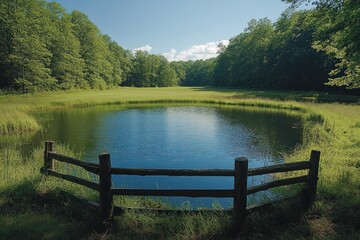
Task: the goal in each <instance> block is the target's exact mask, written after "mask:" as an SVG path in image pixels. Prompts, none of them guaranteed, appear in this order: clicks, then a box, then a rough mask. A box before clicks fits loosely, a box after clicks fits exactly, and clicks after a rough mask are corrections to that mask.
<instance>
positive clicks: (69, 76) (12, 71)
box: [0, 0, 178, 93]
mask: <svg viewBox="0 0 360 240" xmlns="http://www.w3.org/2000/svg"><path fill="white" fill-rule="evenodd" d="M0 79H1V82H0V88H2V89H8V90H15V91H21V92H24V93H25V92H36V91H52V90H57V89H61V90H67V89H71V88H100V89H105V88H108V87H112V86H119V85H121V84H123V85H129V86H149V87H155V86H173V85H178V79H177V75H176V73H175V70H174V69H173V68H171V67H170V63H169V62H168V61H167V60H166V59H165V58H164V57H162V56H156V55H150V54H147V53H145V52H137V53H136V54H135V55H133V54H132V53H131V51H129V50H125V49H123V48H122V47H121V46H119V45H118V44H117V43H116V42H114V41H112V40H111V38H110V37H109V36H107V35H103V34H101V32H100V30H99V29H98V28H97V27H96V26H95V24H93V23H92V22H91V21H90V20H89V19H88V17H87V16H86V15H85V14H83V13H81V12H79V11H73V12H72V13H71V14H68V13H67V12H66V10H65V9H64V8H63V7H61V6H60V4H58V3H56V2H51V3H49V2H46V1H44V0H14V1H9V0H0Z"/></svg>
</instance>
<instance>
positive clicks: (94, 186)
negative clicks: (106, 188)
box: [48, 169, 100, 191]
mask: <svg viewBox="0 0 360 240" xmlns="http://www.w3.org/2000/svg"><path fill="white" fill-rule="evenodd" d="M48 174H49V175H50V176H53V177H57V178H62V179H64V180H66V181H69V182H73V183H77V184H79V185H82V186H84V187H88V188H90V189H93V190H95V191H99V189H100V186H99V184H97V183H94V182H90V181H88V180H85V179H82V178H79V177H75V176H72V175H68V174H63V173H59V172H56V171H53V170H50V169H48Z"/></svg>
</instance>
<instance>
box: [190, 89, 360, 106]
mask: <svg viewBox="0 0 360 240" xmlns="http://www.w3.org/2000/svg"><path fill="white" fill-rule="evenodd" d="M192 89H193V90H197V91H214V92H219V93H234V95H232V96H231V98H233V99H243V98H267V99H275V100H291V101H301V102H318V103H334V102H338V103H360V96H359V95H360V92H353V94H354V95H351V94H352V92H351V93H341V92H333V93H331V92H316V91H290V90H288V91H284V90H262V89H242V88H216V87H194V88H192ZM355 94H356V95H355Z"/></svg>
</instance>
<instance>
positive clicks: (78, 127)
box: [33, 108, 103, 153]
mask: <svg viewBox="0 0 360 240" xmlns="http://www.w3.org/2000/svg"><path fill="white" fill-rule="evenodd" d="M45 115H48V119H47V121H46V122H44V124H43V130H42V131H40V132H39V133H38V134H36V137H35V138H34V139H33V145H40V144H41V146H42V142H44V141H45V140H53V141H55V142H57V143H64V144H66V145H68V146H70V148H71V149H72V150H74V151H77V152H80V153H81V152H84V151H87V150H89V149H93V148H95V146H96V144H97V137H98V136H97V134H96V131H93V129H98V128H100V127H101V124H102V121H103V116H102V112H101V111H100V110H99V109H97V108H92V109H75V110H68V111H57V112H52V113H45ZM39 117H41V114H39Z"/></svg>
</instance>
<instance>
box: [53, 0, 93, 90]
mask: <svg viewBox="0 0 360 240" xmlns="http://www.w3.org/2000/svg"><path fill="white" fill-rule="evenodd" d="M48 9H49V10H50V12H51V20H52V21H51V23H52V29H53V31H52V35H51V38H52V40H51V41H52V44H51V51H52V59H51V69H52V76H53V77H54V78H56V79H57V80H58V84H59V87H60V88H61V89H70V88H87V87H88V83H87V82H86V81H85V79H84V68H85V62H84V60H83V59H82V58H81V55H80V42H79V40H78V39H77V38H76V37H75V35H74V30H73V24H72V22H71V17H70V16H69V15H68V14H67V13H66V11H65V9H64V8H62V7H61V6H60V5H59V4H58V3H56V2H52V3H49V4H48Z"/></svg>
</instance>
